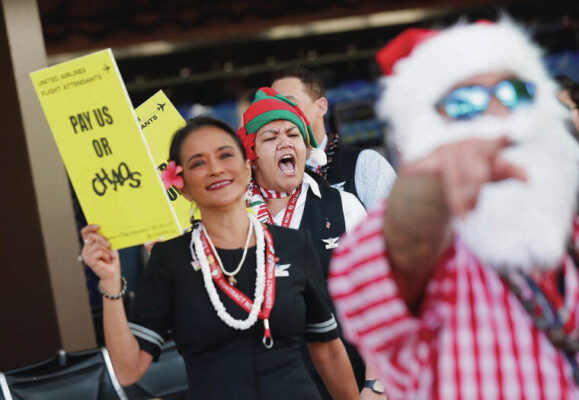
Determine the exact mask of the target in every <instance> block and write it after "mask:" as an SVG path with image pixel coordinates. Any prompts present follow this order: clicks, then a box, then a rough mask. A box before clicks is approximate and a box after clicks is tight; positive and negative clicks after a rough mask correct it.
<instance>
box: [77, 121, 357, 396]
mask: <svg viewBox="0 0 579 400" xmlns="http://www.w3.org/2000/svg"><path fill="white" fill-rule="evenodd" d="M169 158H170V160H171V161H172V162H174V163H175V164H176V165H177V166H176V167H175V168H174V169H173V171H174V172H175V173H178V174H180V177H181V178H182V185H180V186H181V187H180V188H179V189H180V190H181V192H182V194H183V196H185V198H187V199H189V200H190V201H195V203H196V204H197V206H198V207H199V209H200V211H201V215H202V221H195V223H194V225H193V229H192V231H191V232H188V233H186V234H184V235H183V236H180V237H177V238H175V239H171V240H169V241H167V242H164V243H157V244H156V245H155V247H154V248H153V251H152V253H151V257H150V259H149V262H148V264H147V268H146V270H145V274H144V276H143V278H142V279H141V284H140V287H139V290H138V292H137V295H136V298H135V300H134V303H133V307H132V310H131V316H130V319H129V320H130V322H129V320H127V317H126V315H125V310H124V307H123V302H122V301H118V299H120V298H122V290H121V272H120V267H121V266H120V262H119V257H118V252H117V251H113V250H111V249H110V246H109V244H108V241H107V240H106V238H105V237H103V236H102V235H100V234H99V233H98V226H95V225H89V226H87V227H85V228H84V229H83V230H82V234H83V238H84V239H85V245H84V247H83V251H82V257H83V259H84V260H85V262H86V264H87V265H89V266H90V267H91V268H92V269H93V271H94V272H95V273H96V274H97V275H98V276H99V278H100V279H101V282H100V285H99V287H100V289H101V293H102V294H103V296H104V298H103V318H104V327H105V329H104V330H105V338H106V344H107V348H108V350H109V353H110V355H111V359H112V362H113V366H114V369H115V373H116V375H117V377H118V379H119V381H120V382H121V384H123V385H128V384H131V383H133V382H135V381H137V380H138V379H139V378H140V377H141V376H142V375H143V374H144V373H145V371H146V370H147V369H148V367H149V365H150V364H151V362H152V361H156V360H157V359H158V358H159V355H160V352H161V349H162V346H163V342H164V338H165V337H166V335H167V333H168V331H171V332H172V335H173V338H174V339H175V342H176V344H177V347H178V349H179V352H180V353H181V355H182V356H183V358H184V360H185V365H186V369H187V378H188V382H189V389H188V395H187V398H188V399H209V400H211V399H215V400H225V399H227V400H229V399H233V398H238V399H248V400H253V399H256V400H257V399H266V398H274V397H275V398H276V399H280V400H306V399H308V400H309V399H320V396H319V394H318V393H317V390H316V386H315V384H314V382H313V381H312V380H311V378H310V377H309V376H308V372H307V370H306V368H305V366H304V364H303V362H302V356H301V352H300V346H301V343H303V342H304V341H306V342H308V343H309V350H310V353H311V354H312V358H313V359H314V360H316V366H317V367H318V369H319V370H320V373H321V375H322V376H323V378H324V380H325V381H326V383H327V384H328V387H329V388H330V391H331V392H332V395H333V396H334V398H335V399H353V398H355V397H357V395H358V393H357V390H356V389H357V388H356V384H355V380H354V376H353V373H352V369H351V367H350V365H349V362H348V356H347V354H346V351H345V349H344V346H343V344H342V342H341V340H340V339H339V338H338V329H337V323H336V320H335V319H334V317H333V315H332V313H331V311H330V306H329V301H328V294H327V291H326V287H325V282H324V279H323V277H322V274H321V272H320V271H321V269H320V266H319V261H318V259H317V257H316V255H315V250H314V248H313V246H312V245H311V240H310V239H309V238H308V235H307V234H304V233H303V232H299V231H295V230H290V229H285V228H280V227H276V226H270V227H268V226H266V225H262V224H261V223H260V222H259V221H258V220H257V218H256V217H255V216H253V215H250V214H248V213H247V210H246V203H245V193H246V190H247V185H248V183H249V181H250V178H251V168H250V162H249V160H248V159H247V157H246V153H245V149H244V146H243V145H242V143H241V141H240V139H239V138H238V137H237V136H236V134H235V132H234V131H233V130H232V129H231V128H230V127H229V126H228V125H226V124H224V123H223V122H221V121H218V120H215V119H212V118H208V117H198V118H195V119H192V120H189V121H188V122H187V125H186V126H185V127H183V128H182V129H180V130H178V131H177V132H176V133H175V135H174V137H173V141H172V144H171V148H170V155H169ZM302 172H303V171H302ZM172 182H179V180H178V179H174V180H172ZM119 292H121V294H119ZM260 320H261V322H260ZM224 382H226V384H223V383H224Z"/></svg>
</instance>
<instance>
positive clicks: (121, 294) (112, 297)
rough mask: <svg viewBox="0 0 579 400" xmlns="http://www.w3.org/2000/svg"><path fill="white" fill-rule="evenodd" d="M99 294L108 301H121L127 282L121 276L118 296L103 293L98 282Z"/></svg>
mask: <svg viewBox="0 0 579 400" xmlns="http://www.w3.org/2000/svg"><path fill="white" fill-rule="evenodd" d="M98 290H99V293H100V294H102V295H103V297H105V298H107V299H110V300H118V299H121V298H122V297H123V296H124V295H125V293H126V292H127V280H126V279H125V277H124V276H121V292H120V293H119V294H108V293H107V292H105V291H104V290H103V288H102V286H101V282H100V281H99V285H98Z"/></svg>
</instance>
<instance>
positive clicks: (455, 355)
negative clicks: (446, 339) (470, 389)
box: [452, 310, 462, 399]
mask: <svg viewBox="0 0 579 400" xmlns="http://www.w3.org/2000/svg"><path fill="white" fill-rule="evenodd" d="M457 332H458V314H457V313H456V310H455V312H454V313H453V314H452V355H453V358H454V384H455V385H456V398H457V399H461V398H462V396H461V393H460V382H461V379H460V378H461V377H460V368H459V366H458V360H460V353H459V351H458V335H457Z"/></svg>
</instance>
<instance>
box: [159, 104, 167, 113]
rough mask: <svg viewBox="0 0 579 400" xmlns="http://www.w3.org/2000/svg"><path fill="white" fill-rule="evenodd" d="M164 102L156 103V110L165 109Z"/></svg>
mask: <svg viewBox="0 0 579 400" xmlns="http://www.w3.org/2000/svg"><path fill="white" fill-rule="evenodd" d="M165 104H166V103H163V104H161V103H157V110H158V111H163V110H164V109H165Z"/></svg>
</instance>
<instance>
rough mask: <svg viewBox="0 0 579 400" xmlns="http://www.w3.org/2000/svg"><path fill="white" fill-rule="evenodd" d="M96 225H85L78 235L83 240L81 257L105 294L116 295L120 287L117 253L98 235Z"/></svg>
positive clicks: (119, 268)
mask: <svg viewBox="0 0 579 400" xmlns="http://www.w3.org/2000/svg"><path fill="white" fill-rule="evenodd" d="M99 229H100V226H98V225H87V226H85V227H84V228H82V229H81V231H80V233H81V235H82V238H83V240H84V245H83V247H82V252H81V256H82V259H83V261H84V263H85V264H86V265H88V266H89V267H90V269H92V270H93V272H94V273H95V274H96V275H97V276H98V277H99V278H100V280H101V285H102V288H103V289H104V290H105V291H106V292H107V293H118V292H120V287H121V263H120V260H119V252H118V251H117V250H113V249H111V245H110V243H109V241H108V240H107V239H106V238H105V237H104V236H103V235H101V234H100V233H98V230H99Z"/></svg>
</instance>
